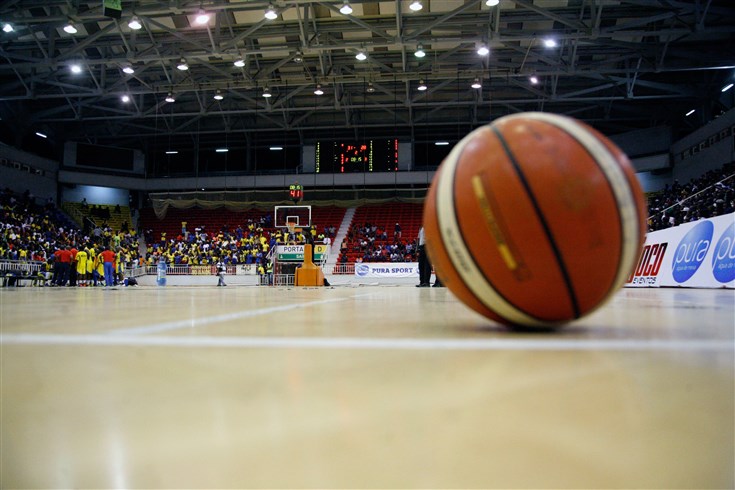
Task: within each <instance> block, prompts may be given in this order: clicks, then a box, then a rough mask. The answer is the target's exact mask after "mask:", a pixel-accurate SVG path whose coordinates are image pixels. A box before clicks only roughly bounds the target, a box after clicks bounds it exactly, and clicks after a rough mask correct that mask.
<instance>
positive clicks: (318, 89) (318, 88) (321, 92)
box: [314, 83, 324, 95]
mask: <svg viewBox="0 0 735 490" xmlns="http://www.w3.org/2000/svg"><path fill="white" fill-rule="evenodd" d="M314 95H324V90H322V86H321V85H319V84H318V83H317V84H316V88H315V89H314Z"/></svg>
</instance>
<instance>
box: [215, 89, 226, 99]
mask: <svg viewBox="0 0 735 490" xmlns="http://www.w3.org/2000/svg"><path fill="white" fill-rule="evenodd" d="M224 98H225V96H224V95H222V92H221V91H220V90H219V89H217V91H216V92H215V93H214V100H222V99H224Z"/></svg>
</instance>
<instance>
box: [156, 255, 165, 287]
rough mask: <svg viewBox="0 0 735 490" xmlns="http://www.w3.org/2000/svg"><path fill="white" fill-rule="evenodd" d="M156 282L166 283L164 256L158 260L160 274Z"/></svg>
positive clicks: (162, 284)
mask: <svg viewBox="0 0 735 490" xmlns="http://www.w3.org/2000/svg"><path fill="white" fill-rule="evenodd" d="M156 284H158V285H159V286H165V285H166V260H165V259H164V258H163V257H161V258H160V259H159V260H158V276H157V277H156Z"/></svg>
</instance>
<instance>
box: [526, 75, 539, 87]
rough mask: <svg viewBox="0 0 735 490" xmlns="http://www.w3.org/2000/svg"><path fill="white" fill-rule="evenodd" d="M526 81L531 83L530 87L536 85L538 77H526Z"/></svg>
mask: <svg viewBox="0 0 735 490" xmlns="http://www.w3.org/2000/svg"><path fill="white" fill-rule="evenodd" d="M528 81H529V82H531V85H538V77H537V76H536V75H531V76H530V77H528Z"/></svg>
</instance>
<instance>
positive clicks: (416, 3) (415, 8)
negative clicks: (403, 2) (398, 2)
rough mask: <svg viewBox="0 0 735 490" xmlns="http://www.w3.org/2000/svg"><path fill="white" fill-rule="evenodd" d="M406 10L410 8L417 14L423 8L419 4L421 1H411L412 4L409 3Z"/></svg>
mask: <svg viewBox="0 0 735 490" xmlns="http://www.w3.org/2000/svg"><path fill="white" fill-rule="evenodd" d="M408 8H410V9H411V10H413V11H414V12H418V11H419V10H421V9H422V8H424V6H423V4H422V3H421V0H413V2H411V5H409V6H408Z"/></svg>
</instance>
